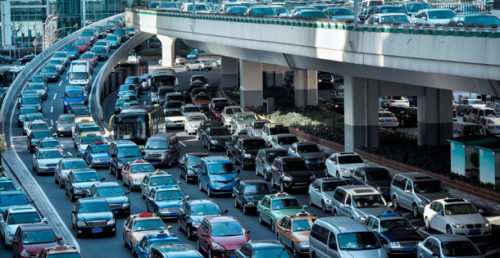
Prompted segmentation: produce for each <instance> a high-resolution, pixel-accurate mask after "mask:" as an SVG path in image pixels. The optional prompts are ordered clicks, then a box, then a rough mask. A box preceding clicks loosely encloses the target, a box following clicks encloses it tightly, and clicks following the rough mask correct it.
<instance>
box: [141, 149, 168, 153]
mask: <svg viewBox="0 0 500 258" xmlns="http://www.w3.org/2000/svg"><path fill="white" fill-rule="evenodd" d="M144 153H145V154H165V153H167V149H144Z"/></svg>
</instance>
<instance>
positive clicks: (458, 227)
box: [422, 198, 492, 237]
mask: <svg viewBox="0 0 500 258" xmlns="http://www.w3.org/2000/svg"><path fill="white" fill-rule="evenodd" d="M481 212H482V211H481V210H477V209H476V207H474V205H473V204H472V203H470V202H469V201H467V200H464V199H458V198H445V199H438V200H435V201H432V202H431V203H429V204H428V205H426V206H425V208H424V212H423V214H422V215H423V217H424V223H425V227H426V228H427V229H433V230H436V231H439V232H441V233H446V234H450V235H463V236H467V237H477V236H489V235H491V234H492V227H491V224H490V222H489V221H488V220H487V219H485V218H484V217H483V215H481Z"/></svg>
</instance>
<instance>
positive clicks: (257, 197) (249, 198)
mask: <svg viewBox="0 0 500 258" xmlns="http://www.w3.org/2000/svg"><path fill="white" fill-rule="evenodd" d="M265 195H267V193H259V194H252V195H248V194H245V195H243V198H245V200H246V201H249V202H254V201H260V200H261V199H262V198H263V197H264V196H265Z"/></svg>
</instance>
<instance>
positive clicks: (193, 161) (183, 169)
mask: <svg viewBox="0 0 500 258" xmlns="http://www.w3.org/2000/svg"><path fill="white" fill-rule="evenodd" d="M207 155H208V154H207V153H185V154H184V155H182V157H181V158H180V159H179V168H180V171H179V177H180V178H184V180H186V183H189V182H196V181H197V180H198V173H197V172H196V171H197V170H196V169H195V168H194V167H195V166H198V165H200V159H201V158H202V157H205V156H207Z"/></svg>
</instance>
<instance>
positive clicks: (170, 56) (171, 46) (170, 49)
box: [157, 35, 177, 67]
mask: <svg viewBox="0 0 500 258" xmlns="http://www.w3.org/2000/svg"><path fill="white" fill-rule="evenodd" d="M157 37H158V39H159V40H160V42H161V65H162V66H164V67H172V66H174V62H175V40H176V39H177V38H175V37H168V36H162V35H157Z"/></svg>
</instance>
